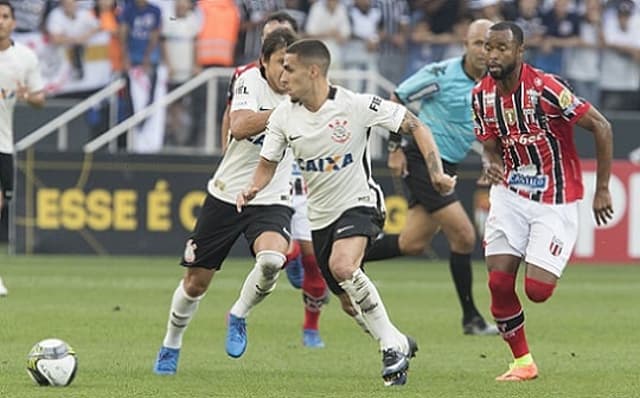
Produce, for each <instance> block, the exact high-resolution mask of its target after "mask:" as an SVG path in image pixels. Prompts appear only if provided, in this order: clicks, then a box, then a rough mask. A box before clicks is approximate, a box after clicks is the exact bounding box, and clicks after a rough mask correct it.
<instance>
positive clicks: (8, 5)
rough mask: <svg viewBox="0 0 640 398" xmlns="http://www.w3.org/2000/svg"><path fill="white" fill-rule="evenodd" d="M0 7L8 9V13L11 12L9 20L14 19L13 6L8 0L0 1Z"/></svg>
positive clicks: (14, 11)
mask: <svg viewBox="0 0 640 398" xmlns="http://www.w3.org/2000/svg"><path fill="white" fill-rule="evenodd" d="M0 6H7V7H9V11H10V12H11V19H16V10H15V9H14V8H13V5H12V4H11V3H10V2H9V0H0Z"/></svg>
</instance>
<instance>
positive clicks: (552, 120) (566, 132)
mask: <svg viewBox="0 0 640 398" xmlns="http://www.w3.org/2000/svg"><path fill="white" fill-rule="evenodd" d="M472 96H473V98H472V101H473V112H474V130H475V133H476V137H478V139H479V140H480V141H486V140H489V139H497V140H499V142H500V144H501V147H502V160H503V163H504V184H505V185H506V186H507V187H508V188H509V189H511V190H512V191H514V192H517V193H518V194H520V195H522V196H523V197H525V198H528V199H531V200H533V201H536V202H542V203H548V204H560V203H570V202H574V201H576V200H578V199H581V198H582V196H583V187H582V173H581V171H580V161H579V159H578V153H577V151H576V147H575V143H574V138H573V125H574V124H575V123H576V122H577V121H578V120H579V119H580V118H581V117H582V116H583V115H584V114H585V113H586V112H587V111H588V110H589V107H590V106H591V105H590V104H589V103H588V102H586V101H585V100H583V99H581V98H578V97H577V96H575V95H574V94H573V93H572V92H571V90H570V89H569V88H568V87H567V86H565V85H564V84H563V83H562V82H560V81H559V79H558V78H557V77H555V76H554V75H551V74H547V73H545V72H543V71H541V70H538V69H535V68H533V67H531V66H529V65H527V64H524V65H523V66H522V70H521V73H520V82H519V84H518V85H517V86H516V87H515V89H514V90H513V91H512V92H511V93H507V94H504V95H503V94H499V93H498V92H497V89H496V81H495V80H494V79H493V78H492V77H491V76H490V75H487V76H485V77H484V78H483V79H482V80H481V81H480V82H479V83H478V84H477V85H476V86H475V87H474V89H473V92H472Z"/></svg>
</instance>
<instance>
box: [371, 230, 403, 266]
mask: <svg viewBox="0 0 640 398" xmlns="http://www.w3.org/2000/svg"><path fill="white" fill-rule="evenodd" d="M399 237H400V235H383V236H382V238H380V239H376V240H374V241H373V243H372V244H371V246H370V247H369V249H368V250H367V252H366V253H365V255H364V262H367V261H378V260H386V259H388V258H394V257H400V256H402V252H400V245H399V240H398V239H399Z"/></svg>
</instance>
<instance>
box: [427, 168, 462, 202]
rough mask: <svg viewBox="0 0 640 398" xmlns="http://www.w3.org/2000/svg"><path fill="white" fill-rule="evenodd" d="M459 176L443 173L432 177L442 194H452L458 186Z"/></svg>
mask: <svg viewBox="0 0 640 398" xmlns="http://www.w3.org/2000/svg"><path fill="white" fill-rule="evenodd" d="M457 180H458V176H453V177H451V176H450V175H449V174H445V173H441V174H438V175H437V176H435V177H431V183H432V184H433V187H434V188H435V189H436V191H438V192H439V193H440V195H442V196H446V195H451V194H452V193H453V190H454V189H455V187H456V181H457Z"/></svg>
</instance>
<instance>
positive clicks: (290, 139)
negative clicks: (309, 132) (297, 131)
mask: <svg viewBox="0 0 640 398" xmlns="http://www.w3.org/2000/svg"><path fill="white" fill-rule="evenodd" d="M298 138H302V136H301V135H290V136H289V141H295V140H297V139H298Z"/></svg>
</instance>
